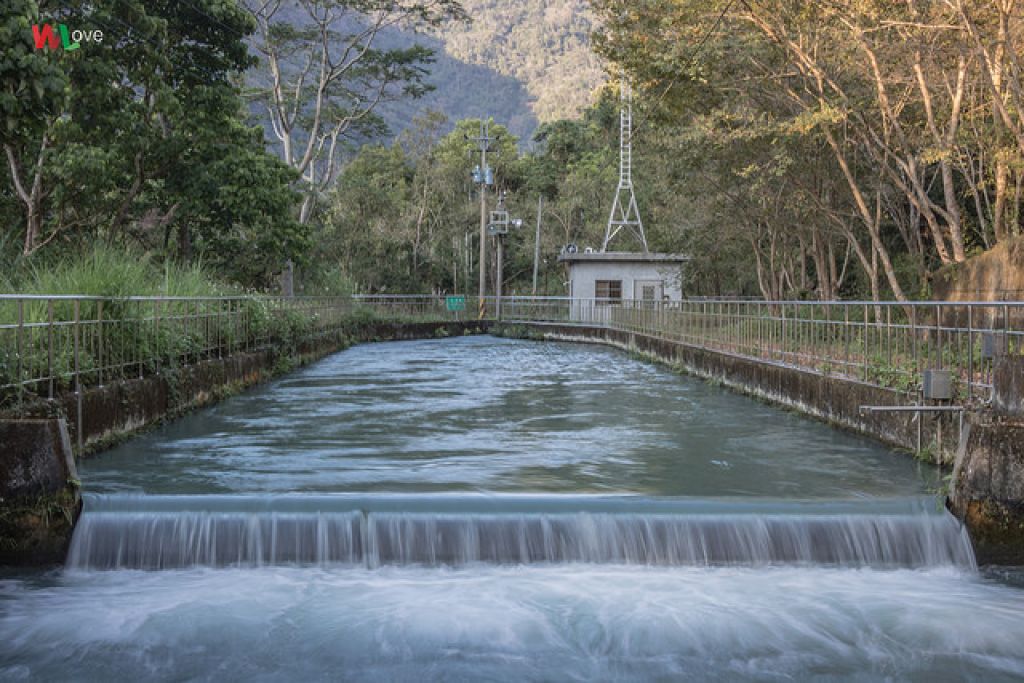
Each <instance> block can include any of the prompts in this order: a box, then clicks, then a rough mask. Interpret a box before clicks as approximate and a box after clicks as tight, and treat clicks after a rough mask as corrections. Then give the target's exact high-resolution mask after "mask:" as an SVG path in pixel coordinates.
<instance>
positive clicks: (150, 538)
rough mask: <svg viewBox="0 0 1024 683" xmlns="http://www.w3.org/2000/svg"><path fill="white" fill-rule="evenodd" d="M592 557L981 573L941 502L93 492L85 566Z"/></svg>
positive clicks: (75, 555)
mask: <svg viewBox="0 0 1024 683" xmlns="http://www.w3.org/2000/svg"><path fill="white" fill-rule="evenodd" d="M568 562H580V563H594V564H632V565H662V566H693V565H696V566H712V565H747V566H761V565H784V564H795V565H827V566H841V567H876V568H902V567H914V568H919V567H936V566H957V567H963V568H973V567H974V556H973V553H972V550H971V546H970V541H969V540H968V537H967V534H966V532H965V531H964V530H963V529H962V528H961V526H960V525H959V524H958V522H957V521H956V520H955V519H954V518H953V517H952V516H951V515H949V514H948V513H946V512H944V511H936V510H935V506H934V502H933V501H932V500H930V499H920V500H911V501H888V502H877V501H871V502H856V503H769V502H752V503H751V502H748V503H732V502H724V501H704V500H670V499H651V498H637V497H630V496H622V497H614V496H613V497H598V496H515V495H512V496H507V495H506V496H485V495H473V494H468V495H417V496H397V495H395V496H392V495H378V496H354V495H338V496H95V495H89V496H86V501H85V513H84V514H83V516H82V518H81V520H80V522H79V524H78V528H77V529H76V531H75V536H74V539H73V541H72V545H71V550H70V552H69V556H68V566H69V567H70V568H73V569H170V568H181V567H193V566H260V565H273V564H318V565H355V566H366V567H377V566H382V565H426V566H437V565H448V566H459V565H465V564H471V563H491V564H534V563H550V564H555V563H568Z"/></svg>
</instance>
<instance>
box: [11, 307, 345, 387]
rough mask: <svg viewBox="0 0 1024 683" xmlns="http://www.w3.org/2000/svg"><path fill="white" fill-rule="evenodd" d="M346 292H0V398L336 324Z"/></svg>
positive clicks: (95, 381) (220, 353)
mask: <svg viewBox="0 0 1024 683" xmlns="http://www.w3.org/2000/svg"><path fill="white" fill-rule="evenodd" d="M355 306H356V304H355V303H354V302H353V301H352V300H351V299H350V298H349V297H309V298H301V299H285V298H279V297H124V298H109V297H90V296H22V295H0V405H3V404H4V403H9V402H10V401H12V400H20V399H22V398H24V397H25V396H26V395H35V396H43V397H46V398H54V397H56V396H57V395H58V394H60V393H62V392H66V391H76V392H77V391H80V390H81V388H82V387H84V386H90V385H103V384H104V383H107V382H110V381H113V380H116V379H122V378H126V377H141V376H143V375H145V374H147V373H151V372H160V371H161V369H162V368H164V367H168V366H180V365H188V364H190V363H194V362H198V361H201V360H204V359H208V358H220V357H224V356H228V355H231V354H233V353H236V352H239V351H248V350H252V349H255V348H259V347H263V346H265V345H267V344H269V343H271V342H280V341H282V340H283V341H291V340H294V339H298V338H299V337H311V336H315V335H317V334H323V333H329V332H332V331H335V330H336V329H337V328H338V326H339V325H340V324H341V323H342V322H343V321H344V320H345V319H346V317H347V316H348V315H349V314H350V313H351V312H352V311H353V310H354V308H355Z"/></svg>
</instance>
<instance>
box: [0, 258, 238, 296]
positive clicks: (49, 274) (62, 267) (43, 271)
mask: <svg viewBox="0 0 1024 683" xmlns="http://www.w3.org/2000/svg"><path fill="white" fill-rule="evenodd" d="M4 280H5V281H3V282H0V285H2V286H3V287H4V289H5V290H6V291H8V292H11V293H15V292H16V293H18V294H77V295H82V296H104V297H125V296H225V295H229V294H239V293H241V292H240V290H238V289H237V288H233V287H229V286H227V285H224V284H222V283H219V282H217V281H216V279H215V278H213V277H212V276H211V275H210V274H209V273H207V272H206V271H205V270H204V268H203V266H202V265H201V264H193V265H180V264H176V263H172V262H170V261H168V262H165V263H163V264H160V263H157V262H155V261H154V260H153V259H152V258H151V257H150V256H149V255H147V254H140V253H135V252H132V251H128V250H124V249H117V248H113V247H108V246H104V245H97V246H95V247H93V248H92V250H91V251H89V252H87V253H85V254H83V255H81V256H77V257H68V256H64V257H63V258H61V259H60V260H58V261H56V262H50V263H47V262H43V263H38V262H31V261H30V262H27V263H24V264H23V265H22V266H21V267H20V268H18V267H15V268H14V269H13V272H11V273H9V274H8V276H7V277H6V278H4Z"/></svg>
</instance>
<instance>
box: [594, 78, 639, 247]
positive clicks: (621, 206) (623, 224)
mask: <svg viewBox="0 0 1024 683" xmlns="http://www.w3.org/2000/svg"><path fill="white" fill-rule="evenodd" d="M619 100H620V108H619V186H618V188H617V189H616V190H615V201H613V202H612V211H611V213H610V214H609V215H608V227H607V228H606V229H605V232H604V244H602V245H601V251H607V250H608V243H609V242H611V241H612V239H614V238H615V236H616V235H617V234H619V231H620V230H622V228H626V229H627V230H629V231H630V232H632V233H633V235H634V236H635V237H636V238H637V239H638V240H639V241H640V245H641V246H642V247H643V250H644V253H645V254H646V253H647V236H646V235H645V234H644V223H643V221H642V220H640V209H639V208H637V205H636V193H634V192H633V93H632V91H631V90H630V87H629V81H627V80H626V77H625V76H623V77H622V81H621V85H620V86H619Z"/></svg>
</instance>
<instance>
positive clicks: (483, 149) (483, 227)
mask: <svg viewBox="0 0 1024 683" xmlns="http://www.w3.org/2000/svg"><path fill="white" fill-rule="evenodd" d="M489 123H490V122H489V121H487V120H481V121H480V135H479V136H478V137H475V138H471V137H469V136H467V137H466V139H467V140H472V141H473V142H475V143H477V145H479V147H480V167H479V169H478V171H477V172H476V173H474V174H473V179H474V180H475V181H476V182H477V183H478V184H479V185H480V292H479V297H480V300H479V309H480V310H479V318H480V319H481V320H483V318H484V316H486V315H487V304H486V303H485V302H484V297H486V296H487V185H488V181H490V182H493V181H494V176H493V174H492V173H491V170H490V169H489V168H487V150H489V149H490V147H491V143H492V142H494V141H496V140H497V138H496V137H494V138H492V137H491V136H490V135H488V127H489Z"/></svg>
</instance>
